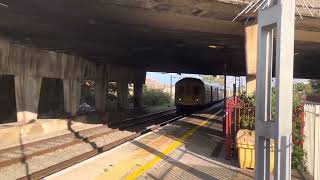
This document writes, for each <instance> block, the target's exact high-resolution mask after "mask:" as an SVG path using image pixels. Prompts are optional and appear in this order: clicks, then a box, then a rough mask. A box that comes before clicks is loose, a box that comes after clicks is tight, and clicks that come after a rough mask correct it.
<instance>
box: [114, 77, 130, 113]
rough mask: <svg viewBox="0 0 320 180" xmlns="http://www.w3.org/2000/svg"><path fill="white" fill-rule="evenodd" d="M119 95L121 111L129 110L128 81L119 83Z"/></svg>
mask: <svg viewBox="0 0 320 180" xmlns="http://www.w3.org/2000/svg"><path fill="white" fill-rule="evenodd" d="M117 86H118V87H117V94H118V102H119V107H120V109H127V108H128V104H129V103H128V81H125V80H121V81H119V82H118V83H117Z"/></svg>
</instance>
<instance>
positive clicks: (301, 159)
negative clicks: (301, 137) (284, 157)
mask: <svg viewBox="0 0 320 180" xmlns="http://www.w3.org/2000/svg"><path fill="white" fill-rule="evenodd" d="M291 156H292V160H291V167H292V168H293V169H297V170H300V171H305V170H306V166H305V164H306V162H305V161H306V160H305V156H306V153H305V151H304V150H303V147H301V146H297V145H293V151H292V155H291Z"/></svg>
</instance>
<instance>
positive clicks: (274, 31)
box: [255, 0, 295, 180]
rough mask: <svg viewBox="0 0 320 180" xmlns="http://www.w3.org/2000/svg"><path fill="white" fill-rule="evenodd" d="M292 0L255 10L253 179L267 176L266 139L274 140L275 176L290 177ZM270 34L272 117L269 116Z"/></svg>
mask: <svg viewBox="0 0 320 180" xmlns="http://www.w3.org/2000/svg"><path fill="white" fill-rule="evenodd" d="M294 18H295V1H294V0H277V1H276V0H274V1H272V2H271V3H270V6H269V7H267V8H265V9H263V10H262V9H260V10H259V13H258V71H257V72H258V74H257V100H256V145H255V146H256V151H255V159H256V164H255V179H257V180H265V179H270V140H274V142H275V162H274V163H275V164H274V165H275V167H274V168H275V169H274V179H275V180H280V179H281V180H290V179H291V146H292V142H291V141H292V140H291V131H292V82H293V53H294ZM274 36H276V37H275V40H276V48H275V49H276V56H275V57H276V73H275V74H276V107H275V109H276V117H275V119H272V117H271V93H272V92H271V84H272V69H273V68H272V62H273V57H274V56H273V49H274V48H273V46H274Z"/></svg>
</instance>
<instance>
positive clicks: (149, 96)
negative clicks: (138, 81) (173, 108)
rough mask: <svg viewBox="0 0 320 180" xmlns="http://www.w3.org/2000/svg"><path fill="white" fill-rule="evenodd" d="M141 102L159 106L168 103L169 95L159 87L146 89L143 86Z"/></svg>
mask: <svg viewBox="0 0 320 180" xmlns="http://www.w3.org/2000/svg"><path fill="white" fill-rule="evenodd" d="M142 102H143V104H144V105H146V106H160V105H165V104H170V102H171V97H170V95H169V94H168V93H165V92H163V91H161V90H159V89H147V88H146V87H145V86H144V87H143V92H142Z"/></svg>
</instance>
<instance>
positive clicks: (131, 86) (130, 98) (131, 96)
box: [128, 83, 134, 109]
mask: <svg viewBox="0 0 320 180" xmlns="http://www.w3.org/2000/svg"><path fill="white" fill-rule="evenodd" d="M128 108H129V109H134V84H133V83H129V84H128Z"/></svg>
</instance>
